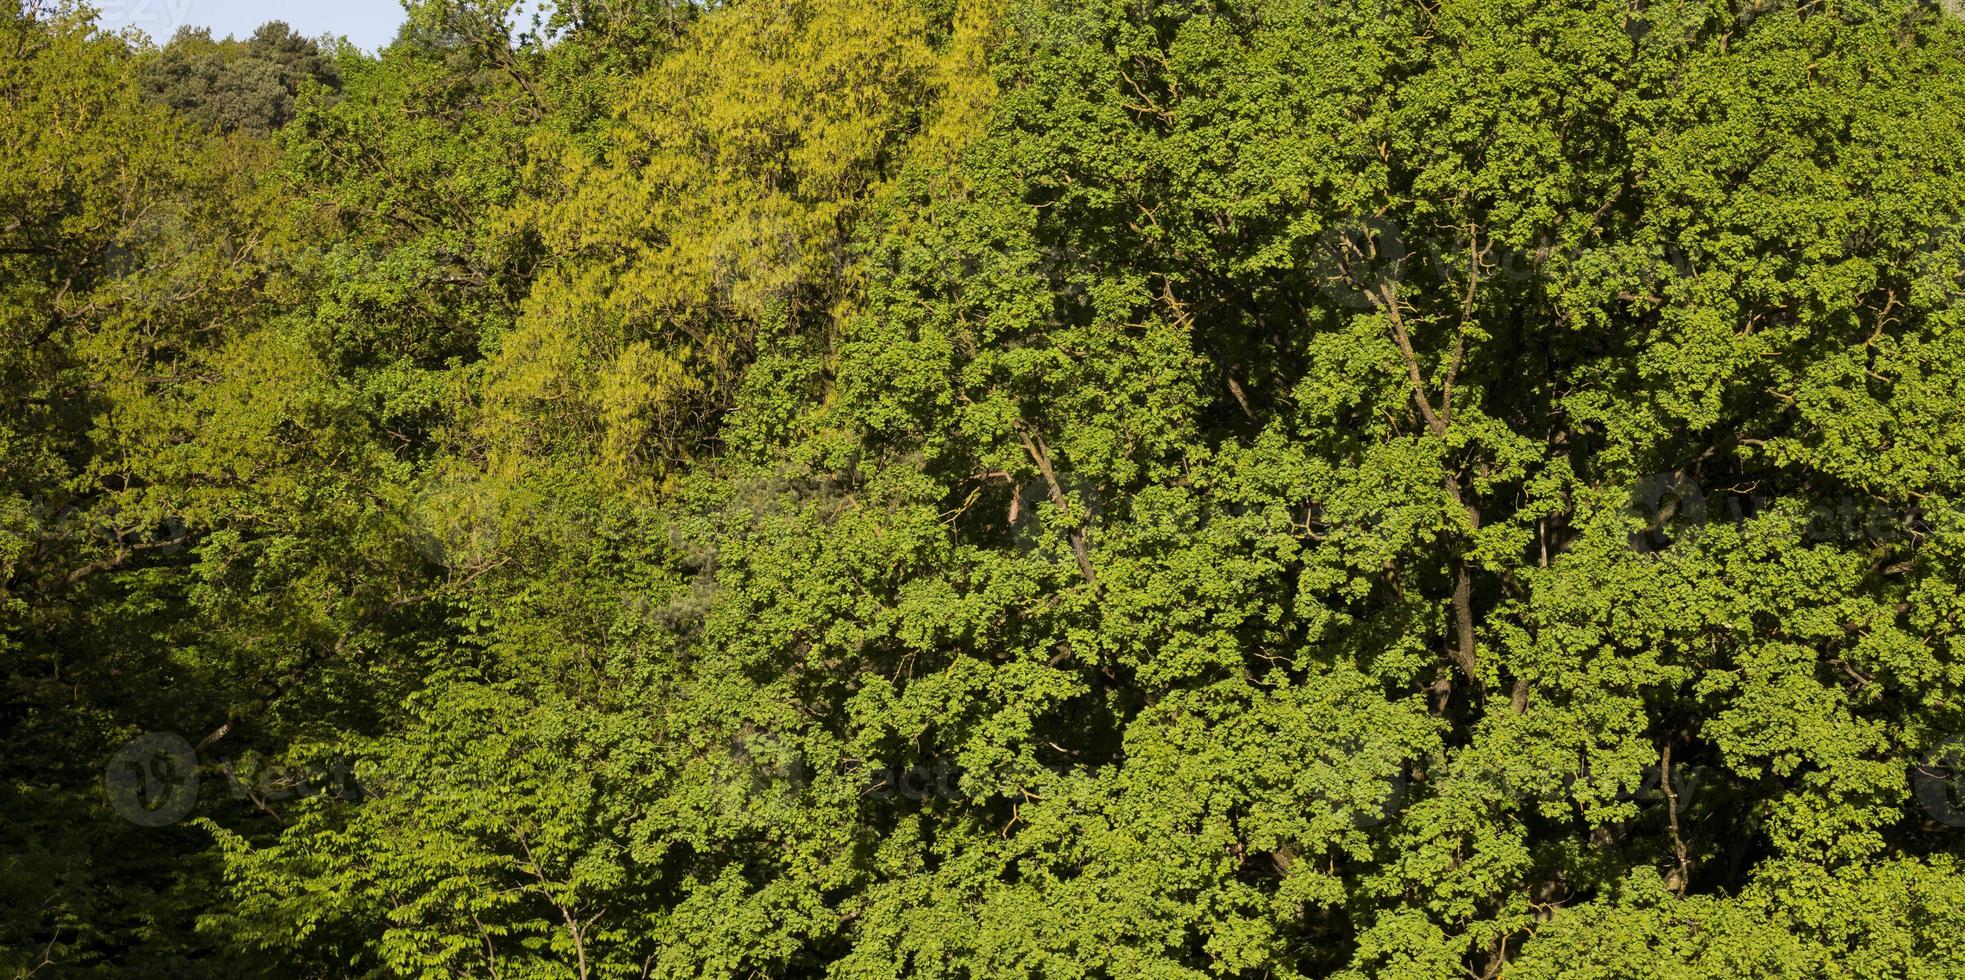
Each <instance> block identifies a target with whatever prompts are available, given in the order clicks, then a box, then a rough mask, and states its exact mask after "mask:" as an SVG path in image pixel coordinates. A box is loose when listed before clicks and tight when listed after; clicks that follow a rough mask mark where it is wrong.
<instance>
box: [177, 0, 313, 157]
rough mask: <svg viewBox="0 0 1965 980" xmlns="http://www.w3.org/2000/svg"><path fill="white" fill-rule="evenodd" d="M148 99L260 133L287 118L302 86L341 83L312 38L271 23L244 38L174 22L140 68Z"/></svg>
mask: <svg viewBox="0 0 1965 980" xmlns="http://www.w3.org/2000/svg"><path fill="white" fill-rule="evenodd" d="M139 78H140V79H141V83H142V86H143V90H144V95H145V97H146V98H148V99H149V100H150V101H152V102H155V103H158V104H160V105H165V106H169V107H170V108H172V109H174V110H176V111H177V112H180V113H182V114H184V115H185V116H186V117H188V118H191V119H195V120H198V121H200V122H203V123H205V124H206V125H208V126H212V127H214V128H216V129H220V130H225V131H228V132H229V131H232V130H243V131H245V132H249V133H255V134H260V135H264V134H266V133H268V132H271V131H273V130H275V129H278V128H280V127H281V126H284V125H286V123H287V121H288V120H290V119H292V118H293V109H294V100H295V98H296V97H298V96H299V95H300V93H301V92H302V91H303V90H306V89H307V88H308V87H309V86H321V87H323V88H325V89H327V90H329V91H333V90H336V89H338V88H339V87H340V84H341V80H340V78H339V76H338V75H337V74H336V71H335V63H334V60H333V59H332V58H330V57H329V56H328V55H327V54H324V53H323V52H322V51H321V47H320V44H319V42H317V41H314V40H313V39H311V38H304V37H301V36H300V35H298V34H295V33H294V32H293V28H291V27H288V26H287V25H286V24H285V23H283V22H281V21H277V20H276V21H270V22H268V23H267V24H265V25H264V26H262V27H260V29H259V30H257V31H255V32H253V36H252V37H251V38H248V39H247V40H244V41H236V40H233V39H232V38H229V37H228V38H226V39H225V40H223V41H214V40H212V36H211V32H210V31H208V30H205V29H203V28H192V27H186V28H181V29H180V30H179V31H178V32H177V34H175V35H174V36H172V38H171V40H170V43H169V44H166V45H164V47H163V48H162V49H161V50H159V51H157V52H156V53H155V54H154V55H151V56H150V57H149V59H148V60H147V61H146V63H145V64H144V65H143V67H142V68H141V69H140V70H139Z"/></svg>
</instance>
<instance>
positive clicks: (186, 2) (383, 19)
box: [92, 0, 403, 51]
mask: <svg viewBox="0 0 1965 980" xmlns="http://www.w3.org/2000/svg"><path fill="white" fill-rule="evenodd" d="M92 2H93V4H94V5H95V6H96V7H97V9H99V10H101V11H102V19H101V23H102V26H103V27H106V28H108V29H110V30H120V29H121V28H124V27H135V28H139V29H141V30H142V31H143V32H144V33H146V34H149V35H150V36H151V38H152V39H154V40H155V41H156V42H157V43H159V44H162V43H164V42H165V41H168V40H170V39H171V35H172V34H175V33H177V29H178V28H179V27H184V26H187V25H188V26H191V27H209V28H211V32H212V36H213V37H224V36H225V35H227V34H231V35H234V36H237V37H240V38H244V37H248V36H250V35H251V34H252V32H253V29H254V28H257V27H258V26H259V25H261V24H263V23H265V22H267V21H269V20H283V21H286V22H287V23H289V24H292V25H293V29H294V30H296V31H299V32H300V33H302V34H305V35H307V36H309V37H318V36H320V35H322V34H342V35H347V37H348V40H350V41H353V42H355V44H356V45H357V46H359V47H361V48H363V49H365V50H369V51H373V50H375V49H376V48H379V47H381V46H383V45H385V44H388V43H389V42H390V41H393V40H395V37H396V28H398V27H400V26H402V22H403V6H402V4H401V3H400V2H399V0H257V2H254V0H92Z"/></svg>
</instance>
